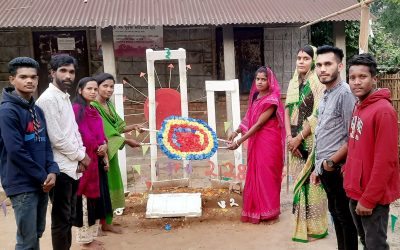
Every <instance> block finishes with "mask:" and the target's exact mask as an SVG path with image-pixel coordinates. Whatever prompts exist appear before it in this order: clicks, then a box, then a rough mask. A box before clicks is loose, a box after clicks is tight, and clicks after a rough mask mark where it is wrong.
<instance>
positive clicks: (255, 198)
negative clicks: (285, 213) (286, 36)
mask: <svg viewBox="0 0 400 250" xmlns="http://www.w3.org/2000/svg"><path fill="white" fill-rule="evenodd" d="M267 71H268V76H267V78H268V83H269V86H270V89H271V94H269V95H266V96H263V97H261V98H258V99H255V98H254V99H253V97H255V96H256V95H257V92H256V87H255V82H253V86H252V88H251V91H250V96H249V106H248V110H247V113H246V116H245V118H244V119H243V120H242V122H241V124H240V128H241V130H242V133H243V134H245V133H246V132H247V131H248V130H249V129H250V128H251V127H252V126H253V125H254V124H255V123H256V122H257V121H258V119H259V117H260V115H261V114H262V113H264V112H265V111H266V110H267V109H269V108H271V107H272V108H274V109H275V112H274V114H273V115H272V116H271V117H270V118H269V119H268V121H267V122H266V123H265V124H264V125H263V126H262V128H261V129H259V130H258V131H257V132H256V133H255V134H253V135H252V136H251V137H250V138H249V139H248V157H247V175H246V183H245V186H244V190H243V210H242V214H241V220H242V221H243V222H251V223H259V222H260V221H261V220H268V219H274V218H277V217H278V216H279V214H280V191H281V181H282V170H283V154H284V138H285V130H284V122H283V119H284V115H283V114H284V113H283V105H282V103H281V100H280V89H279V83H278V81H277V80H276V78H275V76H274V74H273V73H272V71H271V70H270V69H267Z"/></svg>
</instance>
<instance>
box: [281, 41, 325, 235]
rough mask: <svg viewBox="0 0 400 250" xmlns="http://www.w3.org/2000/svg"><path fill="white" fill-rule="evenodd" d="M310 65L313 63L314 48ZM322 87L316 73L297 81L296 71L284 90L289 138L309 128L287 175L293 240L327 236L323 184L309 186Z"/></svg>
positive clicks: (290, 163) (310, 73)
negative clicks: (291, 196)
mask: <svg viewBox="0 0 400 250" xmlns="http://www.w3.org/2000/svg"><path fill="white" fill-rule="evenodd" d="M313 49H314V58H313V62H314V63H315V58H316V49H315V48H314V47H313ZM324 90H325V86H324V85H323V84H322V83H320V82H319V80H318V76H317V74H316V73H315V72H314V70H313V69H311V70H310V71H309V72H308V73H307V74H306V76H305V79H304V82H303V83H301V82H300V78H299V73H298V71H297V69H296V70H295V72H294V74H293V78H292V79H291V81H290V83H289V87H288V91H287V98H286V108H288V109H289V117H290V127H291V134H292V136H293V137H294V136H296V135H298V134H299V133H300V131H302V130H303V125H304V123H308V124H309V125H310V127H311V135H309V136H308V137H307V138H306V139H305V140H303V142H302V144H301V145H300V146H299V150H300V151H301V153H302V155H303V157H302V158H299V157H296V156H294V155H292V154H291V153H290V152H288V154H289V157H288V158H289V161H288V167H289V175H290V179H291V180H294V185H293V187H294V199H293V213H294V215H295V216H294V217H295V223H294V233H293V237H292V240H294V241H299V242H307V241H308V237H312V238H323V237H325V236H326V235H327V229H328V219H327V198H326V193H325V191H324V190H323V187H322V185H321V184H320V185H312V184H310V181H309V179H310V175H311V173H312V171H313V169H314V157H315V155H314V151H313V149H314V131H315V127H316V125H317V116H316V111H317V109H318V105H319V101H320V99H321V98H322V96H323V91H324Z"/></svg>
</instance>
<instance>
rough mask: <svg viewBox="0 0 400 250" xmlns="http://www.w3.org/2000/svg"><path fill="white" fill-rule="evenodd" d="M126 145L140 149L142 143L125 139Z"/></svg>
mask: <svg viewBox="0 0 400 250" xmlns="http://www.w3.org/2000/svg"><path fill="white" fill-rule="evenodd" d="M125 144H127V145H128V146H130V147H132V148H137V147H140V143H139V142H137V141H136V140H134V139H125Z"/></svg>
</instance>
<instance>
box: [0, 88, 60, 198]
mask: <svg viewBox="0 0 400 250" xmlns="http://www.w3.org/2000/svg"><path fill="white" fill-rule="evenodd" d="M13 90H14V88H5V89H3V100H2V102H1V105H0V177H1V184H2V186H3V188H4V191H5V192H6V194H7V196H12V195H17V194H21V193H25V192H35V191H40V190H42V185H43V183H44V181H45V180H46V178H47V175H48V174H49V173H55V174H58V173H59V172H60V170H59V168H58V165H57V163H55V162H54V160H53V151H52V149H51V144H50V141H49V137H48V135H47V130H46V120H45V118H44V114H43V111H42V110H41V109H40V108H39V107H38V106H36V105H35V102H34V101H33V99H32V101H31V102H29V103H28V102H24V101H23V100H22V99H21V98H20V97H18V96H16V95H15V94H12V91H13ZM29 108H34V109H35V110H36V115H37V119H38V121H39V129H38V131H39V137H40V140H37V139H36V138H35V132H34V129H33V127H34V126H33V118H32V115H31V113H30V112H29Z"/></svg>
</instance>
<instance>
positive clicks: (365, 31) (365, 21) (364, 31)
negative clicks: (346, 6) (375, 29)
mask: <svg viewBox="0 0 400 250" xmlns="http://www.w3.org/2000/svg"><path fill="white" fill-rule="evenodd" d="M368 36H369V7H368V5H366V4H363V5H361V19H360V35H359V38H358V48H359V53H360V54H362V53H368Z"/></svg>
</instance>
